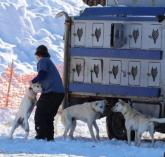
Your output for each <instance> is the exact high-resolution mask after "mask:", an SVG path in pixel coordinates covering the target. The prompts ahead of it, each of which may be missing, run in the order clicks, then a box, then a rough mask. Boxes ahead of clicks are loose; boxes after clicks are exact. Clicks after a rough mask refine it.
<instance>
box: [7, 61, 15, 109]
mask: <svg viewBox="0 0 165 157" xmlns="http://www.w3.org/2000/svg"><path fill="white" fill-rule="evenodd" d="M9 70H10V73H9V84H8V89H7V96H6V105H5V107H7V106H8V103H9V94H10V88H11V81H12V77H13V70H14V61H13V60H12V63H11V67H10V68H9Z"/></svg>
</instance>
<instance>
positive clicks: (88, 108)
mask: <svg viewBox="0 0 165 157" xmlns="http://www.w3.org/2000/svg"><path fill="white" fill-rule="evenodd" d="M105 105H106V101H104V100H101V101H94V102H87V103H83V104H78V105H74V106H71V107H68V108H66V109H64V110H63V112H62V115H61V120H62V123H63V125H64V127H65V131H64V134H63V136H64V138H66V136H67V133H68V131H69V130H70V132H69V136H70V137H71V138H72V139H73V133H74V130H75V128H76V120H82V121H84V122H86V123H87V125H88V128H89V131H90V134H91V137H92V138H93V140H96V139H97V140H99V128H98V126H97V124H96V119H98V118H99V117H100V115H101V114H102V113H103V112H104V109H105ZM93 126H94V127H95V129H96V137H95V135H94V132H93Z"/></svg>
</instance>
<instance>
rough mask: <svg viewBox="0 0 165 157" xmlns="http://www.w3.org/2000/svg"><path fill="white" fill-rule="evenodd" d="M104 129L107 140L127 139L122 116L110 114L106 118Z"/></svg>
mask: <svg viewBox="0 0 165 157" xmlns="http://www.w3.org/2000/svg"><path fill="white" fill-rule="evenodd" d="M106 128H107V134H108V137H109V139H112V138H117V139H120V140H126V139H127V132H126V129H125V120H124V117H123V116H122V114H120V113H112V114H111V115H109V116H108V117H107V118H106Z"/></svg>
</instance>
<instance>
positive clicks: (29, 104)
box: [9, 83, 42, 138]
mask: <svg viewBox="0 0 165 157" xmlns="http://www.w3.org/2000/svg"><path fill="white" fill-rule="evenodd" d="M41 90H42V89H41V85H40V84H38V83H35V84H32V85H31V86H30V87H29V88H28V90H27V91H26V93H25V96H24V97H23V99H22V101H21V105H20V107H19V111H18V113H17V115H16V117H15V120H14V123H13V125H12V129H11V131H10V135H9V137H10V138H12V137H13V133H14V131H15V129H16V128H17V127H18V126H19V125H21V126H22V128H23V129H24V130H25V133H26V134H25V138H27V137H28V135H29V123H28V119H29V117H30V115H31V112H32V110H33V108H34V106H35V104H36V101H37V99H36V96H37V93H39V92H41Z"/></svg>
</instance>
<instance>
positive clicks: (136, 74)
mask: <svg viewBox="0 0 165 157" xmlns="http://www.w3.org/2000/svg"><path fill="white" fill-rule="evenodd" d="M128 70H129V71H128V76H129V77H128V82H129V85H139V84H140V62H134V61H132V62H129V64H128Z"/></svg>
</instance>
